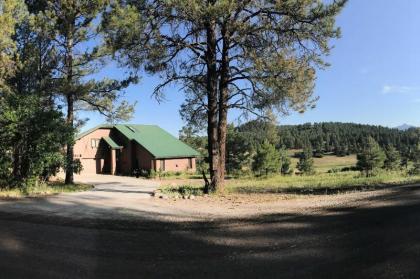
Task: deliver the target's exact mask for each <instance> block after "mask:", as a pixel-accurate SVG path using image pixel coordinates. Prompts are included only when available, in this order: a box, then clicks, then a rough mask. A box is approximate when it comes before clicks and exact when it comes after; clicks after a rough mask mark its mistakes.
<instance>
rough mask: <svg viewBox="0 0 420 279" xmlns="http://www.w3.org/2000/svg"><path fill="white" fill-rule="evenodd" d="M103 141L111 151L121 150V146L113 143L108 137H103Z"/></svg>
mask: <svg viewBox="0 0 420 279" xmlns="http://www.w3.org/2000/svg"><path fill="white" fill-rule="evenodd" d="M103 139H104V141H105V142H106V143H107V144H108V145H109V147H111V148H112V149H121V148H123V147H122V146H120V145H118V144H117V143H116V142H115V141H113V140H112V139H111V138H110V137H103Z"/></svg>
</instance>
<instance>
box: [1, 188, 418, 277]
mask: <svg viewBox="0 0 420 279" xmlns="http://www.w3.org/2000/svg"><path fill="white" fill-rule="evenodd" d="M66 197H67V195H59V196H56V197H50V198H44V199H24V200H19V201H3V202H0V270H1V271H2V273H1V274H2V277H4V278H420V266H419V264H418V263H419V262H420V187H419V186H406V187H395V188H392V189H387V190H381V191H372V192H359V193H347V194H340V195H334V196H276V195H252V196H246V195H240V196H226V197H220V196H219V197H211V198H197V199H194V200H162V199H155V198H144V197H143V198H141V199H140V198H139V199H137V198H136V197H132V199H131V200H130V201H129V202H127V204H126V205H124V204H120V203H119V202H118V201H116V200H112V199H111V200H109V202H110V204H111V205H109V206H107V205H106V199H103V200H101V202H102V203H105V204H98V203H96V202H95V201H91V200H89V197H91V196H89V193H87V195H85V196H84V197H85V199H82V198H81V197H79V199H78V200H77V201H76V200H75V199H74V198H73V197H72V198H70V199H67V200H66ZM51 204H52V205H51ZM48 209H49V210H48Z"/></svg>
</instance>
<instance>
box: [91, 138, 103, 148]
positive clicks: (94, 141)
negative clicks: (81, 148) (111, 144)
mask: <svg viewBox="0 0 420 279" xmlns="http://www.w3.org/2000/svg"><path fill="white" fill-rule="evenodd" d="M100 141H101V139H90V146H91V147H92V148H98V147H99V142H100Z"/></svg>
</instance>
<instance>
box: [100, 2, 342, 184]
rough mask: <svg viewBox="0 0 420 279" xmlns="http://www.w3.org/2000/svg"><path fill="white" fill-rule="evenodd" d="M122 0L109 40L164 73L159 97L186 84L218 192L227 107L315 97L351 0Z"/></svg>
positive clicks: (299, 103)
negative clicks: (204, 131)
mask: <svg viewBox="0 0 420 279" xmlns="http://www.w3.org/2000/svg"><path fill="white" fill-rule="evenodd" d="M116 2H119V4H120V5H115V6H114V9H112V10H110V11H109V14H107V15H106V16H105V19H106V21H105V22H104V28H105V29H106V30H107V42H108V43H109V45H110V46H111V47H113V49H114V50H115V53H116V54H117V55H118V56H119V57H120V58H121V59H120V62H122V63H124V64H126V65H127V66H129V67H132V68H135V69H136V70H138V69H141V68H142V67H143V66H145V67H144V68H145V69H146V70H147V71H148V72H150V73H152V74H160V76H161V77H162V83H161V84H159V85H158V86H157V87H156V88H155V90H154V94H155V96H158V97H162V94H163V89H164V88H165V87H167V86H169V85H170V84H173V83H178V84H181V86H182V88H184V89H186V94H187V97H186V101H185V103H184V105H183V106H182V115H183V117H184V118H185V119H186V120H187V121H188V122H190V123H205V124H206V126H207V137H208V153H209V164H210V176H211V183H210V184H209V190H211V191H223V185H224V177H225V163H226V162H225V158H226V143H227V124H228V122H227V119H228V112H229V110H231V109H239V110H241V111H242V112H244V113H253V114H261V112H263V111H264V110H266V109H271V108H276V109H277V110H278V111H280V112H282V113H287V111H288V110H290V109H293V110H296V111H300V112H303V111H305V110H306V109H307V108H308V107H312V106H313V105H314V103H315V102H316V100H317V98H314V97H313V96H312V94H313V88H314V81H315V78H316V70H317V69H319V68H323V67H325V66H327V63H325V62H324V61H323V58H324V56H325V55H326V54H328V53H329V52H330V46H329V41H330V39H333V38H338V37H339V36H340V31H339V29H338V28H337V27H336V26H335V18H336V16H337V15H338V14H339V13H340V11H341V10H342V8H343V7H344V5H345V3H346V1H345V0H336V1H333V2H328V3H324V2H322V1H260V0H258V1H237V0H210V1H207V0H206V1H202V0H199V1H193V2H191V1H190V0H177V1H161V0H145V1H131V0H120V1H116ZM144 30H145V31H146V32H143V31H144Z"/></svg>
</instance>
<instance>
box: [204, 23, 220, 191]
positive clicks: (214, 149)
mask: <svg viewBox="0 0 420 279" xmlns="http://www.w3.org/2000/svg"><path fill="white" fill-rule="evenodd" d="M206 32H207V51H206V63H207V84H206V90H207V99H208V114H207V137H208V153H209V171H210V179H211V181H210V184H209V185H208V187H209V189H205V191H206V192H213V191H215V190H216V189H217V187H218V185H219V172H218V171H219V169H218V164H219V163H218V162H219V148H218V136H217V126H218V125H217V64H216V47H217V46H216V34H215V22H214V21H210V22H209V23H208V24H207V26H206Z"/></svg>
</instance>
